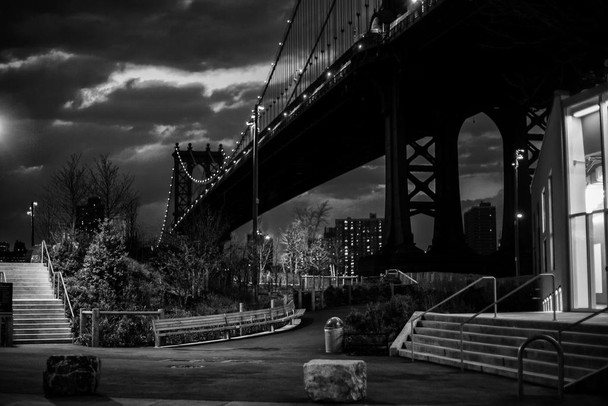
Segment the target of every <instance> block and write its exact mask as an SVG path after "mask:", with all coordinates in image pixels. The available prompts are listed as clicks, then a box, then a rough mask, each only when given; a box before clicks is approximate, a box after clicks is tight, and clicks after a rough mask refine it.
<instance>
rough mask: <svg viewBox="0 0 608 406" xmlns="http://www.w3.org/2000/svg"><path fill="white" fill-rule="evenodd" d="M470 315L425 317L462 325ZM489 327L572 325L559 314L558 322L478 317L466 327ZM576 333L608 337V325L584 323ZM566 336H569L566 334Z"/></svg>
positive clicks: (549, 315)
mask: <svg viewBox="0 0 608 406" xmlns="http://www.w3.org/2000/svg"><path fill="white" fill-rule="evenodd" d="M538 313H539V314H542V315H546V316H547V317H548V318H550V317H551V313H546V312H538ZM469 317H470V315H462V314H442V313H427V314H426V315H425V316H424V319H425V320H428V321H433V320H436V321H442V322H451V323H458V324H460V323H462V322H463V321H466V320H468V319H469ZM479 324H482V325H487V326H502V327H516V328H519V329H524V328H525V329H540V330H553V331H557V330H558V329H559V328H560V327H567V326H569V325H570V324H571V323H570V322H568V321H562V320H560V315H559V313H558V314H557V321H553V320H531V319H516V318H513V319H507V318H500V317H498V318H494V317H491V316H487V315H486V316H483V317H482V316H478V317H477V318H475V319H473V320H472V321H471V322H469V323H467V324H466V325H467V326H468V325H479ZM574 331H576V332H590V333H594V334H602V335H608V325H606V324H594V323H584V324H580V325H578V326H576V327H575V330H574ZM565 334H568V332H566V333H565Z"/></svg>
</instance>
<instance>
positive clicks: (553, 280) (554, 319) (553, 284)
mask: <svg viewBox="0 0 608 406" xmlns="http://www.w3.org/2000/svg"><path fill="white" fill-rule="evenodd" d="M549 275H551V285H552V288H553V289H552V292H553V295H555V275H553V274H549ZM553 299H554V300H553V321H556V320H557V317H556V316H555V302H556V301H555V296H553Z"/></svg>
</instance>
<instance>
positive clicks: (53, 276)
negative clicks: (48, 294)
mask: <svg viewBox="0 0 608 406" xmlns="http://www.w3.org/2000/svg"><path fill="white" fill-rule="evenodd" d="M45 252H46V259H47V263H48V267H49V279H50V280H51V283H52V284H53V294H54V295H55V298H56V299H59V286H58V285H59V281H61V286H62V287H63V307H64V308H65V304H66V302H67V304H68V307H69V309H70V314H71V315H72V320H74V309H73V308H72V302H71V301H70V296H68V288H67V287H66V286H65V281H64V280H63V274H62V273H61V272H59V271H58V272H55V271H54V270H53V263H52V262H51V256H50V255H49V249H48V247H47V246H46V242H45V241H44V240H42V244H40V263H42V264H44V258H45V255H44V254H45Z"/></svg>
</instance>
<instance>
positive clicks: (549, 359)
mask: <svg viewBox="0 0 608 406" xmlns="http://www.w3.org/2000/svg"><path fill="white" fill-rule="evenodd" d="M418 314H420V313H418ZM499 316H500V315H499ZM414 317H415V316H414ZM468 318H469V316H468V315H450V314H438V313H427V314H426V315H425V316H424V317H423V318H422V319H420V320H418V321H417V322H415V323H414V346H415V348H414V349H415V352H414V359H416V360H424V361H428V362H434V363H438V364H444V365H451V366H455V367H460V365H461V364H460V324H461V323H462V322H464V321H466V320H467V319H468ZM567 324H569V323H562V322H559V315H558V321H557V322H554V321H547V320H529V319H528V320H526V319H525V317H522V318H520V319H516V318H496V319H495V318H492V317H478V318H476V319H474V320H473V321H472V322H471V324H465V325H464V329H463V332H464V334H463V348H464V353H463V359H464V368H465V369H468V370H475V371H479V372H484V373H490V374H496V375H502V376H506V377H511V378H515V379H517V366H518V365H517V352H518V349H519V347H520V345H521V344H523V343H524V341H526V339H527V338H529V337H532V336H536V335H539V334H546V335H550V336H553V337H555V338H557V330H558V329H559V328H560V327H559V326H566V325H567ZM405 330H407V333H408V335H409V323H408V326H406V328H405V329H404V331H405ZM400 347H401V348H398V350H397V351H398V355H399V356H402V357H407V358H411V356H412V353H411V348H412V342H411V340H409V339H408V340H407V341H403V343H402V344H400ZM562 347H563V350H564V378H565V379H564V383H565V389H566V390H568V387H569V386H571V387H574V386H575V385H579V382H580V381H581V380H584V379H586V378H590V377H593V376H594V374H596V373H597V371H598V370H600V369H602V368H604V372H601V371H600V373H604V374H605V370H606V365H608V323H606V324H589V323H585V324H582V325H579V326H576V327H575V329H574V330H573V331H571V332H564V333H563V336H562ZM557 365H558V363H557V355H556V351H555V349H554V348H553V346H551V345H550V344H549V343H547V342H546V341H536V342H533V343H531V344H530V345H529V346H528V347H527V348H526V351H525V354H524V381H527V382H531V383H536V384H540V385H544V386H550V387H557V374H558V367H557ZM602 379H603V378H602Z"/></svg>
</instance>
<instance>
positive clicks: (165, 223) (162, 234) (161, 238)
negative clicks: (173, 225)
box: [156, 167, 175, 247]
mask: <svg viewBox="0 0 608 406" xmlns="http://www.w3.org/2000/svg"><path fill="white" fill-rule="evenodd" d="M174 179H175V167H172V168H171V182H169V197H167V208H166V209H165V218H164V219H163V226H162V228H161V230H160V236H159V237H158V243H157V244H156V246H157V247H158V246H159V245H160V243H161V242H162V240H163V236H164V235H165V228H166V226H167V216H168V214H169V206H170V204H171V195H172V192H173V180H174Z"/></svg>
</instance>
